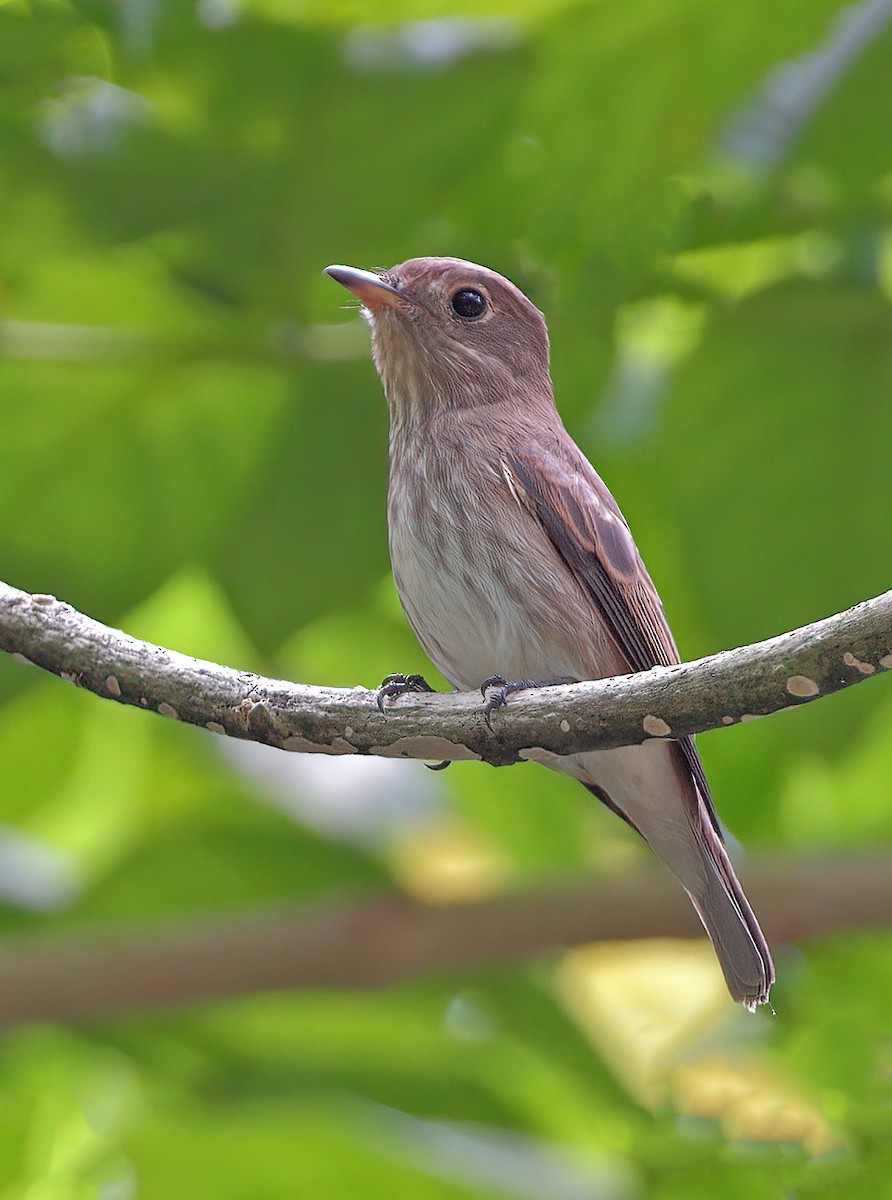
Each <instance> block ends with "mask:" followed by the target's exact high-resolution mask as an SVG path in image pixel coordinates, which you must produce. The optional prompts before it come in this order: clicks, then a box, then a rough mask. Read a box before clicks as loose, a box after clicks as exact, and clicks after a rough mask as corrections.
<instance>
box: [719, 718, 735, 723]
mask: <svg viewBox="0 0 892 1200" xmlns="http://www.w3.org/2000/svg"><path fill="white" fill-rule="evenodd" d="M722 724H723V725H733V724H734V718H733V717H722Z"/></svg>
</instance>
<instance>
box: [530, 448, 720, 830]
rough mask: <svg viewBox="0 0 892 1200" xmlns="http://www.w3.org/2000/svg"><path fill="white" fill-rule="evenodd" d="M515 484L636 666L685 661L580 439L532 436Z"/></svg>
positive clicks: (697, 769)
mask: <svg viewBox="0 0 892 1200" xmlns="http://www.w3.org/2000/svg"><path fill="white" fill-rule="evenodd" d="M507 465H508V467H509V469H510V471H511V474H512V476H513V479H514V481H515V485H516V486H519V487H520V489H522V492H523V494H524V498H525V500H526V501H527V503H528V504H529V506H530V509H531V510H532V512H533V513H534V515H535V516H536V517H537V518H538V520H539V521H540V523H541V524H542V527H543V528H544V530H545V532H546V533H547V534H548V537H549V538H550V540H551V542H552V544H553V545H554V547H555V549H556V550H557V552H558V554H559V555H560V556H561V558H562V559H563V560H564V562H565V563H566V564H567V566H568V567H569V569H570V570H571V571H572V572H573V574H574V576H575V577H576V579H577V580H578V582H579V584H580V585H581V587H582V588H583V589H584V591H586V592H587V593H588V594H589V596H590V597H591V599H592V602H593V603H594V604H595V605H596V607H597V610H598V612H599V614H600V615H601V617H602V618H603V620H604V623H605V625H606V626H607V628H608V630H609V631H610V633H611V634H612V636H613V639H614V641H615V642H616V645H617V647H618V648H619V650H620V652H621V653H622V655H623V657H624V658H625V660H626V662H627V663H628V665H629V671H630V672H634V671H647V670H649V669H650V668H651V667H656V666H672V665H673V664H674V663H677V662H679V656H678V650H677V648H676V645H675V641H674V639H673V637H672V633H671V632H670V630H669V625H668V623H667V621H666V617H665V616H664V614H663V606H662V603H661V601H660V597H659V595H658V594H657V589H656V588H655V587H654V585H653V582H652V580H651V578H650V576H649V575H648V573H647V568H646V567H645V566H644V563H643V562H642V561H641V556H640V554H639V553H638V549H637V547H636V546H635V542H634V540H633V538H632V534H631V532H630V531H629V526H628V525H627V524H626V520H625V518H624V517H623V515H622V513H621V512H620V509H619V505H618V504H617V503H616V501H615V500H614V499H613V496H611V494H610V492H609V491H608V489H607V487H606V485H605V484H604V482H603V481H602V480H601V478H600V476H599V475H598V473H597V472H596V471H595V469H594V467H592V466H591V464H590V463H589V462H588V460H587V459H586V458H585V456H584V455H583V454H582V452H581V451H579V450H577V449H576V447H575V446H573V447H572V450H569V452H568V447H567V440H561V442H560V443H559V444H555V446H554V447H553V448H551V447H549V446H548V445H547V444H545V443H542V442H538V441H537V442H535V443H527V444H525V445H522V446H521V448H520V449H519V450H517V451H515V453H514V454H513V455H512V456H511V457H510V459H509V461H508V464H507ZM675 744H676V746H677V747H678V751H679V756H680V758H681V760H682V762H681V763H680V764H679V766H682V767H683V770H686V771H687V772H688V773H689V774H690V776H691V779H692V781H693V783H694V785H695V787H696V790H697V792H699V794H700V798H701V800H702V801H703V804H704V806H705V808H706V811H707V813H708V814H709V819H710V821H711V823H712V826H713V828H714V829H715V830H716V832H717V833H718V834H719V836H721V831H720V828H719V823H718V818H717V817H716V814H715V809H714V807H713V804H712V798H711V796H710V792H709V785H708V784H707V782H706V775H705V773H704V771H703V767H702V765H701V763H700V756H699V755H698V754H697V751H696V749H695V747H694V743H693V741H692V739H691V738H679V739H678V741H677V742H676V743H675Z"/></svg>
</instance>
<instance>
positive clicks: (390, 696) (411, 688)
mask: <svg viewBox="0 0 892 1200" xmlns="http://www.w3.org/2000/svg"><path fill="white" fill-rule="evenodd" d="M433 690H434V689H433V688H432V687H431V685H430V684H429V683H428V681H427V680H426V679H425V678H424V676H423V675H403V674H402V672H400V671H397V672H396V673H395V674H393V675H385V676H384V678H383V679H382V680H381V684H380V686H379V688H378V690H377V692H376V693H375V702H376V704H377V705H378V708H379V709H380V710H381V712H382V713H383V712H384V701H385V700H396V699H397V698H398V697H399V696H404V695H405V694H406V692H432V691H433Z"/></svg>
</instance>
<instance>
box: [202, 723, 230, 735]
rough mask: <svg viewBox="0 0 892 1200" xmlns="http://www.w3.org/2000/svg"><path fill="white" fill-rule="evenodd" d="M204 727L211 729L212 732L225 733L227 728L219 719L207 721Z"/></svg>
mask: <svg viewBox="0 0 892 1200" xmlns="http://www.w3.org/2000/svg"><path fill="white" fill-rule="evenodd" d="M204 727H205V729H209V730H210V731H211V733H225V732H226V730H225V729H224V728H223V726H222V725H221V724H220V722H219V721H205V723H204Z"/></svg>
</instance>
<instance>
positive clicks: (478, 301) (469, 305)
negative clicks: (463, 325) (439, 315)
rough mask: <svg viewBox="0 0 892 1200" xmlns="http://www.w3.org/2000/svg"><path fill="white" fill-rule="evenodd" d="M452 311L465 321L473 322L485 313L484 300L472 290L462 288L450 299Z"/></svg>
mask: <svg viewBox="0 0 892 1200" xmlns="http://www.w3.org/2000/svg"><path fill="white" fill-rule="evenodd" d="M452 311H453V312H454V313H457V314H458V316H460V317H464V319H465V320H466V321H473V320H475V319H476V318H477V317H482V316H483V314H484V313H485V312H486V299H485V297H483V296H481V295H480V293H479V292H475V291H474V289H473V288H462V289H461V291H459V292H456V293H455V295H454V296H453V297H452Z"/></svg>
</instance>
